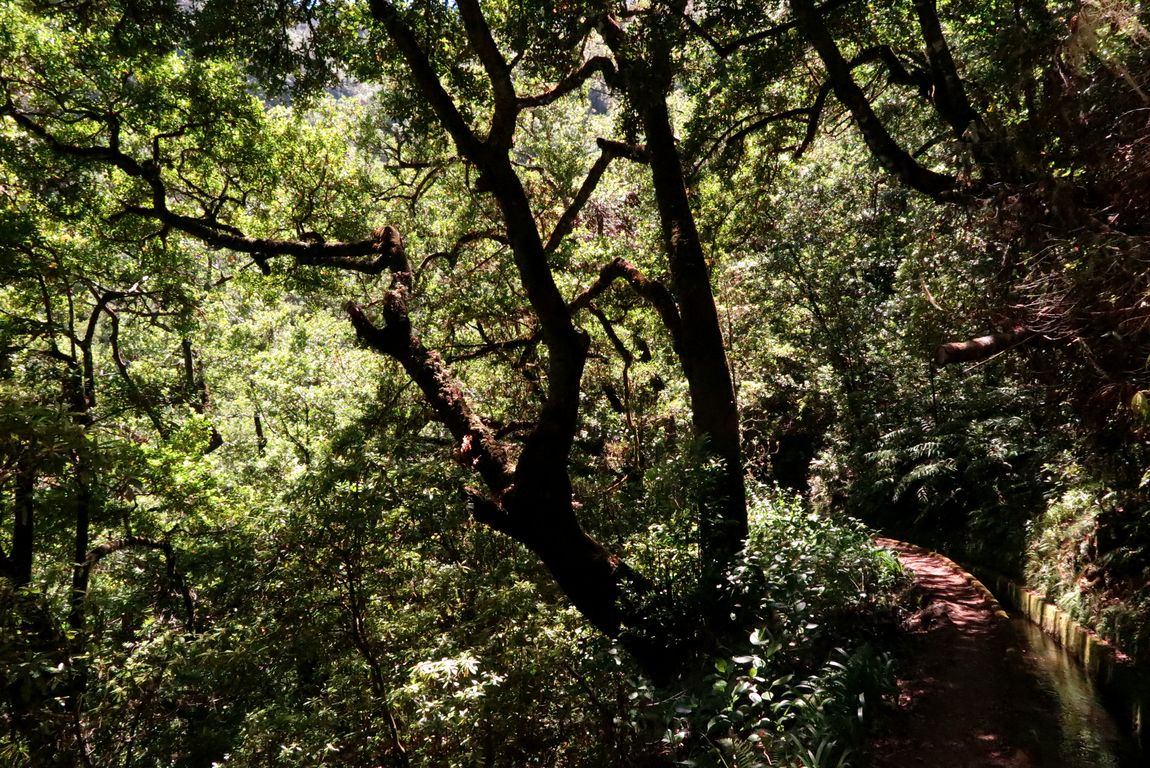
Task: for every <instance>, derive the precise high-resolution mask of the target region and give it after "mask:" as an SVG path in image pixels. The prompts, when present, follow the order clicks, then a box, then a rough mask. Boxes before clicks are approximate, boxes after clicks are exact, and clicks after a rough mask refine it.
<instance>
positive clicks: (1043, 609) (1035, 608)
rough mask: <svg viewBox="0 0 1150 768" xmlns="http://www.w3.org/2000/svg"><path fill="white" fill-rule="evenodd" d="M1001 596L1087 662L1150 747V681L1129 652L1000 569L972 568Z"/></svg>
mask: <svg viewBox="0 0 1150 768" xmlns="http://www.w3.org/2000/svg"><path fill="white" fill-rule="evenodd" d="M970 570H971V571H972V572H973V573H974V574H975V576H976V577H977V578H978V579H979V580H981V581H982V582H983V583H985V584H987V585H988V586H989V588H990V590H991V592H993V593H994V594H995V595H996V596H997V597H998V599H999V600H1001V601H1002V602H1003V603H1005V604H1006V605H1007V606H1009V607H1010V608H1013V609H1014V610H1016V611H1018V612H1019V613H1021V614H1022V615H1023V616H1025V617H1026V618H1027V619H1029V620H1030V621H1031V622H1033V623H1034V624H1036V625H1038V626H1039V627H1041V628H1042V631H1043V632H1045V633H1046V634H1047V635H1049V636H1050V637H1052V638H1054V640H1055V641H1056V642H1058V644H1059V645H1061V646H1062V647H1063V648H1064V649H1065V650H1066V652H1067V653H1069V654H1070V655H1071V656H1072V657H1073V658H1074V659H1076V660H1077V661H1078V663H1079V664H1081V665H1082V668H1083V669H1084V670H1085V671H1086V674H1087V675H1088V676H1089V677H1090V679H1091V680H1093V681H1094V684H1095V685H1096V686H1097V688H1098V691H1099V693H1100V694H1101V695H1102V700H1103V703H1104V704H1105V705H1106V708H1107V709H1109V710H1110V711H1111V712H1113V713H1114V714H1115V716H1116V717H1118V718H1119V719H1120V720H1121V721H1122V722H1123V724H1124V725H1126V726H1127V728H1129V729H1130V731H1131V732H1132V733H1133V734H1134V737H1135V739H1137V741H1138V743H1139V745H1141V747H1142V750H1143V751H1144V752H1145V751H1147V750H1148V747H1150V743H1148V742H1150V733H1148V731H1150V723H1147V722H1146V721H1147V719H1148V718H1150V686H1148V685H1147V681H1146V680H1145V679H1144V678H1143V676H1142V675H1141V674H1139V672H1138V670H1136V669H1135V668H1134V665H1133V664H1132V663H1131V661H1130V658H1129V657H1128V656H1126V654H1124V653H1122V652H1121V651H1120V650H1118V649H1117V648H1115V647H1114V646H1113V645H1111V644H1110V643H1108V642H1106V641H1105V640H1103V639H1102V638H1101V637H1099V636H1098V635H1097V634H1095V633H1094V632H1092V631H1091V630H1089V629H1087V628H1086V627H1084V626H1082V625H1081V624H1079V623H1078V622H1076V621H1075V620H1074V619H1073V618H1071V617H1070V614H1068V613H1066V611H1064V610H1062V609H1061V608H1059V607H1058V606H1057V605H1054V604H1053V603H1050V602H1048V601H1047V600H1045V599H1044V598H1043V597H1042V595H1040V594H1038V593H1037V592H1035V591H1034V590H1032V589H1027V588H1026V587H1023V586H1021V585H1019V584H1016V583H1015V582H1013V581H1011V580H1010V579H1008V578H1006V577H1005V576H1002V575H1001V574H997V573H994V572H993V571H990V570H987V569H985V568H978V567H974V568H972V569H970Z"/></svg>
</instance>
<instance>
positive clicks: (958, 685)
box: [870, 539, 1058, 768]
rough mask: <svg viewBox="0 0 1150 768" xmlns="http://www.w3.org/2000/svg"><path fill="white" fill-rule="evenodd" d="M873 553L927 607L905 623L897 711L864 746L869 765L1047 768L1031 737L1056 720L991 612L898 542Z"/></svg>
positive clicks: (935, 560) (955, 578)
mask: <svg viewBox="0 0 1150 768" xmlns="http://www.w3.org/2000/svg"><path fill="white" fill-rule="evenodd" d="M878 543H879V545H880V546H883V547H886V548H887V549H890V550H892V551H894V552H895V553H896V554H897V555H898V557H899V559H900V560H901V561H902V563H903V565H904V566H905V567H906V568H907V569H909V570H910V571H911V572H913V573H914V575H915V578H916V581H917V582H918V584H919V586H920V588H921V589H922V591H923V592H924V593H925V595H926V598H927V603H926V605H925V607H924V608H923V609H922V610H921V611H919V612H918V613H917V614H916V615H915V617H914V618H913V620H912V621H911V623H910V629H909V631H910V637H911V640H910V642H911V643H912V647H911V648H910V649H909V650H910V653H909V654H908V655H909V659H908V661H907V663H906V665H905V666H904V668H903V669H902V670H901V672H900V675H899V680H898V707H897V711H896V713H895V714H894V715H893V716H892V717H891V718H890V719H889V720H888V721H887V723H886V727H885V728H884V732H882V733H880V734H879V735H878V736H877V737H876V738H875V739H874V740H873V741H872V743H871V750H870V751H871V754H872V755H873V756H874V757H873V760H872V765H874V766H876V768H896V767H898V768H906V767H907V766H929V768H1007V767H1009V768H1025V767H1031V766H1045V765H1054V763H1050V762H1049V759H1048V758H1047V757H1044V754H1045V753H1046V752H1047V750H1046V749H1044V745H1043V744H1042V737H1041V736H1040V734H1050V733H1056V732H1057V728H1058V723H1057V718H1056V716H1054V715H1053V714H1052V713H1051V712H1050V708H1049V706H1048V705H1047V704H1048V702H1047V699H1046V698H1045V697H1044V695H1043V694H1042V692H1041V691H1039V690H1037V688H1036V686H1035V684H1034V680H1033V678H1032V677H1030V676H1028V675H1027V674H1026V673H1025V672H1024V671H1023V670H1022V669H1021V667H1022V665H1021V664H1019V658H1018V654H1019V653H1020V651H1019V650H1018V647H1017V645H1016V641H1015V639H1014V630H1013V628H1012V627H1011V625H1010V623H1009V621H1008V620H1007V619H1005V618H1004V615H1003V614H1001V613H1000V612H1001V608H999V606H998V605H997V604H996V603H992V602H991V601H990V599H988V596H986V595H984V594H983V593H982V592H980V591H979V590H978V589H977V588H976V587H975V586H973V585H972V584H971V583H970V582H969V581H968V580H967V578H966V577H965V575H964V574H963V573H962V572H961V571H959V570H957V569H956V568H955V567H954V566H953V565H952V564H951V563H949V562H948V561H946V560H944V559H942V558H939V557H937V556H935V555H932V554H931V553H929V552H927V551H926V550H923V549H921V548H919V547H915V546H912V545H907V544H903V543H901V542H894V541H890V540H887V539H879V540H878ZM1052 721H1053V722H1052Z"/></svg>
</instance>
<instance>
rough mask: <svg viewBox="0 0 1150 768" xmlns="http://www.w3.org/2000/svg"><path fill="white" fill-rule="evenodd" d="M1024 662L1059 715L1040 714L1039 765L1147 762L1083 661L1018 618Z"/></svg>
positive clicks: (1073, 767) (1131, 766)
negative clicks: (1104, 701)
mask: <svg viewBox="0 0 1150 768" xmlns="http://www.w3.org/2000/svg"><path fill="white" fill-rule="evenodd" d="M1012 623H1013V625H1014V630H1015V633H1016V635H1017V637H1018V638H1019V640H1018V648H1017V652H1018V654H1019V659H1020V665H1021V667H1022V668H1023V669H1024V671H1025V672H1026V673H1027V675H1028V676H1029V677H1031V678H1032V679H1033V681H1034V684H1035V686H1036V688H1037V689H1038V691H1039V693H1040V695H1041V696H1042V698H1044V699H1047V701H1046V702H1045V705H1046V706H1047V707H1048V708H1050V709H1052V710H1053V711H1052V712H1050V714H1052V715H1053V717H1049V718H1036V719H1035V723H1043V725H1042V726H1040V727H1042V728H1043V729H1044V730H1051V729H1053V730H1054V731H1055V732H1049V733H1035V734H1032V736H1033V737H1034V740H1033V743H1036V744H1037V745H1038V752H1039V754H1038V755H1036V757H1038V758H1039V759H1038V761H1036V763H1037V765H1041V766H1051V767H1052V768H1053V767H1055V766H1057V767H1058V768H1143V767H1144V766H1146V765H1147V763H1146V758H1145V757H1144V756H1142V755H1141V754H1140V753H1139V750H1138V748H1137V745H1136V744H1135V742H1134V739H1133V738H1132V737H1130V736H1128V735H1127V734H1125V733H1124V732H1123V731H1122V730H1120V729H1119V728H1118V726H1117V725H1116V724H1115V722H1114V719H1113V717H1111V715H1110V714H1109V713H1108V712H1107V711H1106V710H1105V709H1104V708H1103V707H1102V705H1101V704H1100V703H1099V698H1098V693H1097V691H1096V690H1095V687H1094V684H1093V683H1092V682H1091V681H1090V680H1089V679H1088V678H1087V677H1086V675H1085V673H1084V672H1083V671H1082V669H1081V667H1079V666H1078V664H1077V663H1076V662H1075V661H1074V660H1073V659H1072V658H1071V657H1070V656H1069V655H1068V654H1067V653H1066V652H1065V651H1064V650H1063V649H1062V647H1061V646H1059V645H1058V644H1057V643H1056V642H1054V640H1052V639H1051V638H1050V637H1048V636H1047V635H1046V634H1045V633H1043V632H1042V630H1040V629H1039V628H1038V627H1036V626H1035V625H1034V624H1032V623H1031V622H1029V621H1026V620H1025V619H1021V618H1016V619H1014V620H1013V622H1012Z"/></svg>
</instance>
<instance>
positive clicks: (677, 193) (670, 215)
mask: <svg viewBox="0 0 1150 768" xmlns="http://www.w3.org/2000/svg"><path fill="white" fill-rule="evenodd" d="M662 32H663V31H662V30H657V31H656V33H655V34H654V35H653V36H652V37H653V39H654V42H652V44H651V49H652V50H651V51H649V52H648V56H649V59H650V61H644V62H638V61H633V60H629V59H628V58H627V57H626V55H625V54H624V53H623V52H624V51H626V44H625V41H624V36H623V31H622V30H621V29H620V28H619V27H618V26H617V25H614V24H613V23H609V24H608V25H607V26H606V27H605V28H604V33H605V36H606V38H607V43H608V45H610V46H611V47H612V48H613V49H614V50H615V52H616V55H617V56H618V57H619V74H620V76H621V78H620V79H621V83H622V86H623V88H624V89H625V90H626V91H627V95H628V96H629V97H630V99H631V100H632V103H633V104H634V105H635V107H636V109H637V110H638V112H639V115H640V118H641V119H642V121H643V130H644V133H645V134H646V137H647V153H648V156H649V162H650V165H651V178H652V182H653V184H654V189H655V200H656V203H657V204H658V207H659V223H660V226H661V229H662V233H663V244H664V247H665V248H666V250H667V259H668V267H669V269H670V273H671V292H672V294H673V295H674V298H675V303H676V305H677V306H678V310H679V318H680V326H679V336H678V339H677V343H676V350H675V351H676V352H677V354H678V357H679V362H680V365H681V366H682V368H683V373H684V375H685V376H686V378H687V385H688V389H689V393H690V397H691V418H692V425H693V427H694V431H695V435H696V436H697V437H698V438H700V439H701V440H702V441H703V442H704V443H705V445H706V447H707V450H708V451H709V452H711V453H712V454H713V455H714V456H717V457H718V458H719V459H721V460H722V468H721V469H720V477H719V480H718V482H717V483H716V485H715V487H714V488H713V493H714V498H713V499H710V500H708V502H707V503H705V504H704V505H703V506H704V508H703V509H702V510H701V517H700V520H699V531H700V539H701V543H700V549H701V553H702V556H703V560H704V566H705V567H706V568H708V569H709V570H712V571H721V570H722V569H723V568H724V567H725V566H726V565H727V564H729V563H730V562H731V559H732V558H733V557H734V555H735V554H736V553H737V552H739V550H741V549H742V547H743V544H744V541H745V540H746V537H747V506H746V486H745V481H744V477H743V458H742V448H741V445H740V437H739V411H738V405H737V403H736V402H735V388H734V382H733V381H732V378H731V368H730V365H729V364H728V361H727V353H726V348H725V346H724V344H723V334H722V330H721V326H720V324H719V314H718V310H717V309H716V307H715V297H714V294H713V293H712V291H711V276H710V270H709V269H708V267H707V260H706V256H705V253H704V250H703V243H702V240H701V239H700V237H699V230H698V228H697V227H696V225H695V216H694V213H693V211H692V210H691V201H690V198H689V196H688V193H687V185H686V182H685V180H684V175H683V166H682V161H681V158H680V157H679V149H678V145H677V142H676V139H675V134H674V130H673V128H672V126H671V116H670V113H669V112H668V110H667V92H668V90H669V88H670V86H671V76H670V73H671V72H672V71H673V70H672V66H671V61H670V49H669V47H667V45H666V43H665V42H662V43H661V42H659V40H658V39H659V37H660V36H661V34H662Z"/></svg>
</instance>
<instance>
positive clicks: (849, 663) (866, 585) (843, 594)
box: [663, 490, 902, 766]
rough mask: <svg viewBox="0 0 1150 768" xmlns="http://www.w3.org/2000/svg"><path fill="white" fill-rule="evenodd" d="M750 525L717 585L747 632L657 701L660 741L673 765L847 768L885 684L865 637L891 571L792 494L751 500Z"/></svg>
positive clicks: (883, 661)
mask: <svg viewBox="0 0 1150 768" xmlns="http://www.w3.org/2000/svg"><path fill="white" fill-rule="evenodd" d="M751 520H752V522H751V534H750V537H749V541H748V545H747V548H746V550H745V551H744V553H743V558H742V561H741V562H740V563H739V564H738V565H737V566H735V567H734V568H733V569H731V571H730V572H729V574H728V577H727V581H726V584H725V585H724V588H725V589H727V590H728V591H729V592H730V593H731V596H732V597H733V601H732V602H733V604H735V605H738V606H740V607H741V609H742V610H743V611H744V612H745V615H744V616H743V617H742V618H743V619H744V620H747V619H749V620H750V621H749V623H750V624H753V625H754V626H755V629H754V630H753V631H752V632H751V633H750V635H749V636H748V638H747V640H746V641H745V642H744V643H743V644H742V645H741V646H740V647H737V648H731V649H728V653H727V654H725V655H723V656H721V657H719V658H716V659H714V660H713V662H712V665H711V669H710V670H709V671H708V672H707V673H706V674H704V675H703V676H702V679H701V680H698V681H696V682H695V683H694V684H688V685H686V686H685V688H684V690H683V691H682V692H681V693H680V694H679V695H678V696H675V697H673V699H672V700H671V701H670V702H668V703H667V704H666V707H667V710H666V715H665V717H666V723H667V724H666V729H665V732H664V736H663V743H664V744H665V745H666V747H667V749H668V750H670V751H672V752H673V753H674V754H675V755H676V757H677V758H679V760H680V761H681V764H683V765H692V766H711V765H714V766H719V765H723V766H733V765H738V766H759V765H762V766H766V765H802V766H831V765H834V766H837V765H847V764H848V763H849V759H850V756H851V754H852V750H853V749H854V748H856V747H857V745H858V744H859V742H860V741H861V738H862V736H863V734H864V732H865V731H864V726H865V725H866V723H867V722H868V719H869V717H870V716H871V713H872V711H873V710H872V708H873V705H875V704H876V703H877V702H879V701H880V700H881V698H882V696H883V694H884V693H886V692H887V691H889V689H890V686H891V684H892V682H893V677H892V675H891V668H890V661H889V659H888V658H887V657H886V656H885V655H884V654H882V653H879V652H877V651H875V650H874V647H873V646H872V645H870V644H869V643H868V642H867V640H868V639H870V638H871V637H873V635H874V634H875V633H876V631H877V630H878V629H879V628H880V627H881V626H882V625H883V623H884V616H885V615H888V614H887V612H888V611H890V609H891V608H892V607H893V604H892V598H891V596H892V595H893V594H894V590H895V587H896V586H897V584H898V583H899V581H900V579H901V578H902V570H901V567H900V566H899V564H898V561H897V560H896V559H895V558H894V557H893V556H891V555H890V554H889V553H888V552H886V551H885V550H881V549H878V548H876V547H875V546H874V544H873V543H872V542H871V538H870V535H869V533H868V532H867V530H866V529H865V528H864V527H863V526H862V525H861V524H859V523H858V522H856V521H854V520H850V519H844V520H835V519H832V518H830V517H827V516H824V515H820V514H817V513H814V512H811V511H810V509H809V508H808V507H807V506H806V505H805V504H804V503H803V501H802V499H801V498H800V497H798V496H792V495H786V494H782V493H779V492H776V491H766V490H761V491H759V492H758V494H757V495H756V498H755V499H754V503H753V505H752V517H751Z"/></svg>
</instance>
